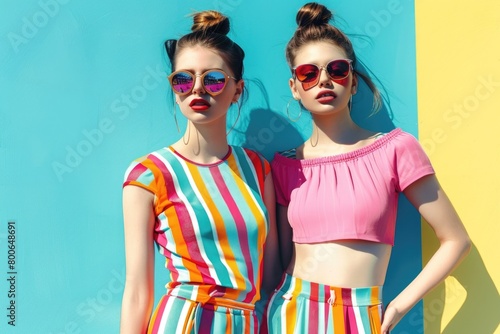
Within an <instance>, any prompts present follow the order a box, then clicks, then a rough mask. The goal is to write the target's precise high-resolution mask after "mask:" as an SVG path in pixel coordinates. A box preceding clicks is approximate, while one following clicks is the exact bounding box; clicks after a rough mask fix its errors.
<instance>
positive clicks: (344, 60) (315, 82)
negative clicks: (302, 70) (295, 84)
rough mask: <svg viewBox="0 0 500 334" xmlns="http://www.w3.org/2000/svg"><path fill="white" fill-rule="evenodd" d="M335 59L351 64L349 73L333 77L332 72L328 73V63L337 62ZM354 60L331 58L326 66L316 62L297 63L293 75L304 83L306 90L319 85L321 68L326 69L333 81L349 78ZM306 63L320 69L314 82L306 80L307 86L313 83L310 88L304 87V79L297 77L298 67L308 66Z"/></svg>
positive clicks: (293, 68)
mask: <svg viewBox="0 0 500 334" xmlns="http://www.w3.org/2000/svg"><path fill="white" fill-rule="evenodd" d="M335 61H341V62H346V63H348V65H349V70H348V71H347V74H346V75H345V76H344V77H342V78H333V77H332V76H331V75H330V73H328V70H327V67H328V65H330V64H331V63H332V62H335ZM352 62H353V61H352V60H351V59H332V60H330V61H329V62H327V63H326V65H324V66H319V65H316V64H300V65H297V66H295V67H292V73H293V77H294V78H295V79H297V80H299V82H300V83H301V84H302V88H304V90H309V89H311V88H313V87H315V86H317V85H318V83H319V78H320V77H321V70H325V72H326V74H327V75H328V77H329V78H330V79H331V80H333V81H340V80H344V79H345V78H347V77H348V76H349V73H350V72H352V71H354V67H353V66H352ZM306 65H310V66H314V67H316V68H317V69H318V75H317V76H316V79H315V80H314V83H313V82H312V81H311V82H306V83H305V84H306V85H307V86H309V84H311V86H309V87H308V88H306V87H304V81H301V80H300V79H299V78H298V77H297V72H296V70H297V68H299V67H301V66H306Z"/></svg>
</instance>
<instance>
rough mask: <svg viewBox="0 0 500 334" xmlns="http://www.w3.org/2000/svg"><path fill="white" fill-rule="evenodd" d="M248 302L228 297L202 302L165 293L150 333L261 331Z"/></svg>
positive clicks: (250, 333)
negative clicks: (228, 298)
mask: <svg viewBox="0 0 500 334" xmlns="http://www.w3.org/2000/svg"><path fill="white" fill-rule="evenodd" d="M247 306H252V307H253V305H249V304H245V303H240V302H237V301H233V300H227V299H222V298H219V299H214V300H210V301H208V302H203V303H202V302H198V301H193V300H189V299H185V298H182V297H178V296H173V295H168V294H167V295H164V296H163V297H162V298H161V300H160V302H159V303H158V305H157V307H156V309H155V311H154V313H153V315H152V317H151V320H150V321H149V326H148V334H159V333H162V334H163V333H165V334H212V333H215V334H257V333H258V331H259V321H258V318H257V315H256V312H254V311H253V309H252V308H251V307H250V308H249V307H247Z"/></svg>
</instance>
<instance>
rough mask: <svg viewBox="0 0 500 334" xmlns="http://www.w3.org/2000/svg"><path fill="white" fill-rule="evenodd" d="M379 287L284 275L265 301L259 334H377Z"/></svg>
mask: <svg viewBox="0 0 500 334" xmlns="http://www.w3.org/2000/svg"><path fill="white" fill-rule="evenodd" d="M381 319H382V287H381V286H373V287H366V288H365V287H363V288H339V287H332V286H328V285H324V284H318V283H313V282H309V281H305V280H302V279H300V278H296V277H293V276H290V275H288V274H285V275H284V277H283V279H282V281H281V283H280V285H279V286H278V288H277V289H276V290H275V292H274V294H273V295H272V296H271V298H270V300H269V304H268V306H267V309H266V311H265V314H264V319H263V324H262V327H263V328H262V333H269V334H277V333H279V334H282V333H283V334H284V333H286V334H292V333H293V334H304V333H308V334H316V333H322V334H323V333H325V334H326V333H328V334H333V333H334V334H344V333H345V334H379V333H380V332H381V329H380V326H381Z"/></svg>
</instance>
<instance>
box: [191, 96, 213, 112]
mask: <svg viewBox="0 0 500 334" xmlns="http://www.w3.org/2000/svg"><path fill="white" fill-rule="evenodd" d="M189 106H190V107H191V109H193V110H195V111H205V110H207V109H208V108H210V106H211V105H210V103H208V101H205V100H204V99H194V100H193V101H191V103H189Z"/></svg>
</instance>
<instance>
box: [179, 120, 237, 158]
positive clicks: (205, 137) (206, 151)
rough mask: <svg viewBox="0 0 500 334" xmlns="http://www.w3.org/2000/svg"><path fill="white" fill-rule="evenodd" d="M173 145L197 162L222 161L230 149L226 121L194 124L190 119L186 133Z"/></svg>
mask: <svg viewBox="0 0 500 334" xmlns="http://www.w3.org/2000/svg"><path fill="white" fill-rule="evenodd" d="M172 147H173V148H174V149H175V150H176V151H177V152H179V153H180V154H182V155H183V156H184V157H186V158H188V159H189V160H192V161H194V162H197V163H201V164H211V163H215V162H217V161H220V160H221V159H222V158H224V157H225V156H226V154H227V152H228V150H229V145H228V142H227V135H226V122H225V120H224V122H217V124H214V123H210V124H194V123H192V122H190V121H188V123H187V125H186V131H185V132H184V135H183V136H182V138H181V139H180V140H178V141H177V142H176V143H175V144H173V145H172Z"/></svg>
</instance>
